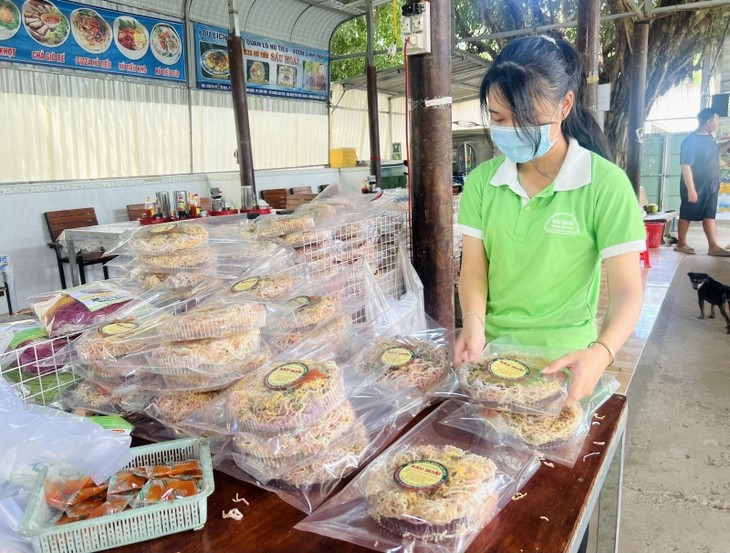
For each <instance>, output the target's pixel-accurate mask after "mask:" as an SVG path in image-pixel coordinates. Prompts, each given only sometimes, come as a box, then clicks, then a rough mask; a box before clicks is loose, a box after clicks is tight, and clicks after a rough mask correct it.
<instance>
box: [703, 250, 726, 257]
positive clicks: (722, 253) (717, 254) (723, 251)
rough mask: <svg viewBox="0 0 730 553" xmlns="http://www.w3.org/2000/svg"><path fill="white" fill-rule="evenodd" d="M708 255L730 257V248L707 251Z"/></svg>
mask: <svg viewBox="0 0 730 553" xmlns="http://www.w3.org/2000/svg"><path fill="white" fill-rule="evenodd" d="M707 255H712V256H715V257H730V250H717V251H716V252H707Z"/></svg>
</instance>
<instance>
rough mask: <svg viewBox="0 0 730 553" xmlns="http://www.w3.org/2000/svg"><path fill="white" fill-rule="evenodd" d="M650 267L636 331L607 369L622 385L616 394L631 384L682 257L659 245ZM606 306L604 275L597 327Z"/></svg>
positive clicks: (644, 271) (645, 272)
mask: <svg viewBox="0 0 730 553" xmlns="http://www.w3.org/2000/svg"><path fill="white" fill-rule="evenodd" d="M649 254H650V263H651V268H643V264H642V270H641V272H642V281H643V283H644V306H643V308H642V310H641V316H640V317H639V321H638V322H637V324H636V328H635V329H634V332H633V333H632V335H631V337H629V339H628V340H627V341H626V344H625V345H624V347H623V348H621V351H620V352H618V353H617V354H616V360H615V362H614V364H613V365H612V366H611V367H610V368H609V369H608V371H609V372H611V373H612V374H613V375H614V376H615V377H616V379H617V380H618V381H619V382H620V383H621V388H619V390H618V393H620V394H625V393H626V390H627V389H628V387H629V384H630V383H631V378H632V376H633V375H634V371H635V370H636V365H637V364H638V362H639V358H640V357H641V353H642V352H643V351H644V346H645V345H646V342H647V340H648V339H649V335H650V334H651V330H652V328H653V327H654V322H655V321H656V318H657V315H658V314H659V310H660V309H661V307H662V302H663V301H664V297H665V296H666V294H667V290H668V289H669V285H670V284H671V283H672V279H673V278H674V273H675V272H676V271H677V267H678V266H679V262H680V260H681V258H682V254H680V253H677V252H675V251H674V250H673V249H672V247H671V246H661V247H659V248H653V249H651V250H649ZM607 304H608V295H607V294H606V286H605V272H604V278H603V282H602V292H601V297H600V299H599V302H598V322H599V324H600V322H601V320H602V319H603V314H604V313H605V310H606V306H607Z"/></svg>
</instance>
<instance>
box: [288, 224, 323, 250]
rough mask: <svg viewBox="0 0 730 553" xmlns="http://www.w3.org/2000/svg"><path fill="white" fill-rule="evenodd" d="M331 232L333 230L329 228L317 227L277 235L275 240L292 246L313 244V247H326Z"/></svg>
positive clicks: (298, 246) (301, 246) (300, 246)
mask: <svg viewBox="0 0 730 553" xmlns="http://www.w3.org/2000/svg"><path fill="white" fill-rule="evenodd" d="M333 233H334V231H333V229H331V228H321V229H319V228H318V229H315V230H307V231H304V232H294V233H292V234H285V235H284V236H279V237H278V238H277V239H276V241H277V242H278V243H279V244H282V245H284V246H291V247H292V248H303V247H305V246H310V245H313V247H318V248H320V249H326V248H328V247H330V244H331V243H332V235H333Z"/></svg>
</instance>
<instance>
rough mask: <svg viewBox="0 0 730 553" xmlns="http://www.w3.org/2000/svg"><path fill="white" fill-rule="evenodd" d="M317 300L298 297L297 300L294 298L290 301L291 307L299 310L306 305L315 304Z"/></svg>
mask: <svg viewBox="0 0 730 553" xmlns="http://www.w3.org/2000/svg"><path fill="white" fill-rule="evenodd" d="M315 300H316V298H315V297H314V296H311V297H310V296H297V297H296V298H292V299H290V300H289V305H291V306H293V307H296V308H297V309H301V308H302V307H304V306H305V305H309V304H310V303H314V302H315Z"/></svg>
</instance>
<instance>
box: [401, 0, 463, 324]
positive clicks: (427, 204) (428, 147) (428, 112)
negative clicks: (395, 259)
mask: <svg viewBox="0 0 730 553" xmlns="http://www.w3.org/2000/svg"><path fill="white" fill-rule="evenodd" d="M409 3H410V4H413V3H415V2H413V1H409ZM406 63H408V68H409V82H408V86H409V97H408V98H407V105H406V109H407V110H409V113H410V119H411V144H410V159H409V161H408V172H409V174H410V177H409V178H410V180H411V182H410V201H411V223H412V229H411V232H412V236H413V264H414V266H415V268H416V271H417V272H418V274H419V275H420V276H421V280H422V281H423V288H424V290H423V291H424V299H425V304H426V312H427V313H428V314H429V315H430V316H431V317H433V318H434V319H435V320H436V321H438V322H439V324H441V325H442V326H443V327H445V328H454V324H455V320H454V268H453V232H454V229H453V222H452V219H453V207H452V206H453V195H452V168H451V103H452V100H451V1H450V0H431V53H430V54H420V55H414V56H408V58H407V59H406Z"/></svg>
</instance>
